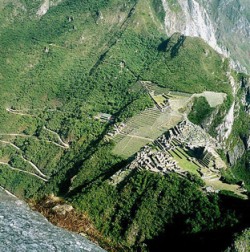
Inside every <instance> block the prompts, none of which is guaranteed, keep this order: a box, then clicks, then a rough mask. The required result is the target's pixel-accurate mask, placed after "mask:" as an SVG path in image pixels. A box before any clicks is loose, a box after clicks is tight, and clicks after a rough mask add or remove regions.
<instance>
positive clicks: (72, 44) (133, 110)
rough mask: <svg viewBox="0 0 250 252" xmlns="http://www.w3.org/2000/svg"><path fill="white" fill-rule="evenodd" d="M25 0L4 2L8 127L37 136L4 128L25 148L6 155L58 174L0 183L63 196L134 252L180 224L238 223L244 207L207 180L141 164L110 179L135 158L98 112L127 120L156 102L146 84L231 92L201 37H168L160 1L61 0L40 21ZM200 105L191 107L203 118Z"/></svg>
mask: <svg viewBox="0 0 250 252" xmlns="http://www.w3.org/2000/svg"><path fill="white" fill-rule="evenodd" d="M20 3H22V4H23V6H24V7H25V8H26V11H24V12H22V11H21V9H20V8H18V7H17V6H16V5H15V4H14V3H9V4H7V5H5V6H4V8H3V9H2V10H1V13H3V16H1V17H0V20H1V23H2V24H1V26H0V36H1V42H0V53H1V58H0V65H1V68H0V93H1V95H0V133H1V134H10V133H17V134H25V135H27V136H28V137H13V136H12V137H11V138H10V139H7V137H6V136H4V135H1V136H0V140H3V141H7V140H8V141H11V142H12V143H14V144H15V145H16V146H17V147H18V148H20V150H17V149H14V148H13V146H12V147H11V146H10V145H6V144H5V145H3V146H2V145H1V147H3V148H1V150H0V160H2V161H6V160H7V161H8V162H9V163H10V164H11V165H12V166H14V167H16V168H18V169H22V168H23V167H25V166H26V165H27V162H26V163H25V161H24V160H23V159H21V158H20V153H22V155H23V157H24V158H25V159H27V160H31V161H32V162H34V163H36V164H37V165H38V166H39V168H40V169H41V170H42V172H44V173H45V174H46V175H48V176H49V177H50V179H49V181H48V182H43V181H41V180H39V179H38V178H36V177H29V176H28V175H27V174H22V173H15V172H13V171H11V170H9V169H8V168H7V167H2V166H1V168H0V172H1V174H0V184H1V185H3V186H4V187H6V188H7V189H9V190H11V191H12V192H14V193H15V194H17V195H19V196H21V197H25V198H35V199H39V198H41V197H44V196H45V195H48V194H51V193H55V194H56V195H59V196H62V197H63V198H65V199H66V200H68V201H69V202H71V203H72V204H73V205H74V206H75V208H76V209H77V210H79V211H83V212H87V213H88V215H89V216H90V217H91V218H92V220H93V221H94V224H95V225H96V226H97V227H98V229H99V230H100V231H101V232H102V233H103V235H105V236H107V237H110V238H111V239H112V241H113V242H115V243H119V244H121V245H122V246H123V247H124V249H127V250H128V251H129V249H130V248H133V249H134V250H135V251H136V249H137V248H136V246H137V245H138V246H139V247H140V246H142V247H143V243H144V242H148V241H152V240H154V239H155V238H156V237H158V236H159V235H160V234H162V233H164V231H165V230H167V231H168V230H171V229H170V228H172V225H174V224H175V223H178V224H179V226H180V227H181V228H183V229H182V230H181V229H180V230H181V231H180V230H178V231H179V232H180V233H181V234H191V235H192V234H197V233H198V234H200V233H202V232H210V231H213V230H221V229H223V228H226V227H235V226H236V224H237V221H238V220H239V219H240V218H241V216H240V214H238V212H237V213H235V211H234V209H225V208H224V207H223V205H222V203H221V198H220V196H217V195H212V196H208V195H206V194H204V193H203V192H202V191H201V190H200V187H201V186H203V184H202V181H200V180H199V178H196V177H192V176H191V178H189V179H183V178H180V177H179V176H177V175H174V174H172V175H169V176H161V175H159V174H154V173H150V172H147V171H135V173H134V174H133V176H132V177H130V178H128V179H127V180H126V181H124V183H122V184H121V185H119V186H117V187H115V186H113V185H111V184H110V183H109V178H110V176H111V175H113V174H114V173H115V172H117V171H118V170H119V169H121V168H122V167H125V166H126V165H127V164H128V163H129V162H130V161H131V160H130V159H129V160H124V159H122V158H121V157H119V156H115V155H114V154H113V153H112V148H113V144H114V143H112V142H109V143H107V142H106V141H105V140H104V136H105V134H106V133H107V132H108V130H109V129H110V125H109V124H108V123H102V122H100V121H98V120H95V119H94V117H95V116H96V115H97V114H98V113H100V112H103V113H109V114H112V115H114V116H115V118H116V120H117V121H124V120H126V119H127V118H129V117H132V116H133V115H136V114H138V113H139V112H140V111H143V110H144V109H146V108H149V107H152V106H153V102H152V100H151V99H150V97H149V95H148V93H147V92H146V91H145V89H144V88H143V87H142V86H141V85H140V83H139V81H152V82H153V83H155V84H157V85H159V86H161V87H166V88H169V89H170V90H172V91H180V92H186V93H189V94H193V93H201V92H203V91H206V90H209V91H216V92H224V93H226V94H227V95H228V96H229V97H231V87H230V84H229V82H228V78H227V71H228V61H227V60H225V59H222V58H221V56H220V55H219V54H218V53H216V52H215V51H214V50H213V49H212V48H211V47H209V46H208V45H207V44H206V43H205V42H204V41H203V40H201V39H198V38H189V37H184V36H182V35H181V34H174V35H173V36H171V37H167V36H166V34H165V31H164V29H163V28H162V21H163V19H164V15H163V14H164V13H163V7H162V6H161V5H159V4H160V1H156V0H154V1H149V0H147V1H135V0H134V1H125V2H124V1H120V0H109V1H108V0H106V1H105V0H101V1H91V0H88V1H80V0H77V1H62V2H61V3H59V4H58V5H57V6H54V7H51V8H50V9H49V10H48V12H47V13H46V15H44V16H42V17H37V16H36V14H35V13H36V11H37V9H38V8H39V6H40V5H39V4H38V1H20ZM13 11H17V12H18V15H16V16H13V15H12V14H13ZM197 102H198V101H197ZM197 102H196V103H195V104H194V107H193V115H194V114H195V116H194V117H195V118H194V120H196V121H197V123H199V122H200V118H199V116H200V115H199V116H197V113H195V112H196V107H195V106H197ZM198 105H199V104H198ZM203 105H204V103H202V104H201V106H203ZM205 105H207V104H205ZM228 107H229V106H227V109H228ZM8 108H12V109H13V110H14V109H15V110H20V111H24V112H25V113H27V114H30V116H21V115H16V114H13V113H8V111H6V109H8ZM205 108H206V107H205ZM209 112H210V111H209ZM204 113H207V110H205V111H204ZM44 127H46V128H48V129H50V130H53V131H54V132H55V133H58V134H59V135H60V136H61V137H62V139H63V140H65V141H67V142H69V144H70V148H62V146H61V147H60V146H58V143H60V142H58V138H57V137H56V135H55V134H53V133H51V132H49V131H46V130H45V129H44ZM48 140H49V142H48ZM52 141H53V142H54V143H57V145H55V144H54V145H53V144H51V142H52ZM33 168H34V167H33ZM33 168H32V167H28V168H27V169H28V171H29V172H32V171H33V170H34V169H33ZM32 169H33V170H32ZM135 234H136V235H135ZM130 251H131V250H130Z"/></svg>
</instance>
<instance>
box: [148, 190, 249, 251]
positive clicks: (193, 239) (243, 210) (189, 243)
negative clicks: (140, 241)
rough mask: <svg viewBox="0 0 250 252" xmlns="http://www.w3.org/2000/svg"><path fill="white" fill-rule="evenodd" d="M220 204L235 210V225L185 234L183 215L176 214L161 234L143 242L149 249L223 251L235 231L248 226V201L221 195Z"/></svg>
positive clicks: (231, 241)
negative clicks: (236, 220) (236, 219)
mask: <svg viewBox="0 0 250 252" xmlns="http://www.w3.org/2000/svg"><path fill="white" fill-rule="evenodd" d="M221 206H222V207H223V208H224V209H230V210H232V211H235V214H236V216H237V218H238V219H239V222H238V223H237V224H236V225H235V226H233V227H224V228H220V229H217V230H213V231H207V232H202V233H197V234H185V233H184V230H185V224H184V220H185V217H184V218H183V216H177V217H176V218H175V219H174V220H173V224H171V225H167V226H166V227H165V231H164V232H163V233H162V234H161V235H159V236H158V237H156V238H155V239H152V240H148V241H146V242H145V243H146V244H147V245H148V248H149V251H169V252H171V251H175V252H179V251H180V252H182V251H192V252H200V251H202V252H211V251H213V252H221V251H225V250H226V249H227V248H228V247H230V246H231V245H232V243H233V240H234V237H235V233H239V232H241V231H242V230H244V229H245V228H248V227H250V215H249V212H250V201H249V200H248V201H246V200H241V199H238V198H234V197H230V196H225V195H222V196H221Z"/></svg>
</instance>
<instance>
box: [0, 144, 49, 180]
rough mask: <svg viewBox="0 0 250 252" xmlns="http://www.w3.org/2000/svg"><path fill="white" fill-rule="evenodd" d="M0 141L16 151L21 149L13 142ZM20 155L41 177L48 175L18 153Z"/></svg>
mask: <svg viewBox="0 0 250 252" xmlns="http://www.w3.org/2000/svg"><path fill="white" fill-rule="evenodd" d="M0 142H1V143H4V144H8V145H10V146H12V147H13V148H15V149H16V150H18V151H21V149H20V148H19V147H18V146H16V145H15V144H13V143H11V142H8V141H2V140H0ZM20 157H21V159H22V160H23V161H25V162H27V163H28V164H30V165H31V166H32V167H33V168H34V169H35V170H36V171H37V172H38V173H39V174H40V175H41V176H42V177H44V178H48V176H46V175H45V174H44V173H42V172H41V170H40V169H39V168H38V167H37V166H36V165H35V164H34V163H33V162H31V161H29V160H28V159H26V158H25V157H24V156H23V155H22V154H20Z"/></svg>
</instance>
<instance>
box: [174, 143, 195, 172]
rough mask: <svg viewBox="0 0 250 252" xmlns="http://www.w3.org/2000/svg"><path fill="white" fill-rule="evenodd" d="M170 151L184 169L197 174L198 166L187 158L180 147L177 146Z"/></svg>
mask: <svg viewBox="0 0 250 252" xmlns="http://www.w3.org/2000/svg"><path fill="white" fill-rule="evenodd" d="M170 153H171V155H172V156H173V158H174V160H176V161H177V163H178V165H179V166H180V167H181V168H182V169H183V170H184V171H188V172H190V173H193V174H196V175H199V173H198V172H197V169H198V168H199V167H198V166H197V165H196V164H194V163H193V162H191V161H189V160H188V159H187V157H186V156H185V155H184V154H183V151H182V150H181V148H180V147H177V148H176V149H175V151H170Z"/></svg>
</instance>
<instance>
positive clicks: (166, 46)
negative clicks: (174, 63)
mask: <svg viewBox="0 0 250 252" xmlns="http://www.w3.org/2000/svg"><path fill="white" fill-rule="evenodd" d="M185 39H186V37H185V36H184V35H180V36H179V37H178V39H177V42H176V43H173V42H174V41H173V40H174V39H172V37H171V38H169V39H167V40H164V41H162V42H161V43H160V45H159V46H158V48H157V49H158V51H159V52H170V57H171V58H172V59H173V58H174V57H176V56H177V55H178V54H179V50H180V48H181V47H182V46H183V44H184V42H185Z"/></svg>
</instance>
